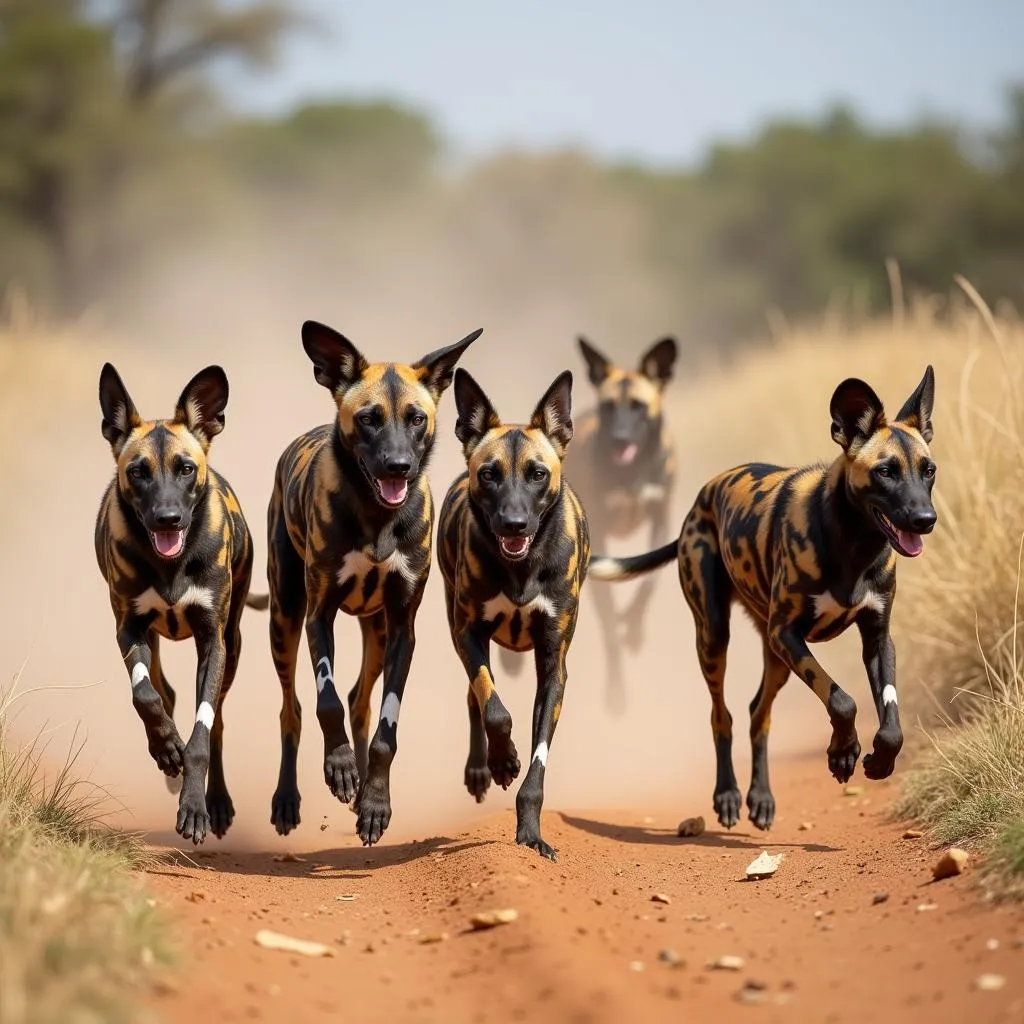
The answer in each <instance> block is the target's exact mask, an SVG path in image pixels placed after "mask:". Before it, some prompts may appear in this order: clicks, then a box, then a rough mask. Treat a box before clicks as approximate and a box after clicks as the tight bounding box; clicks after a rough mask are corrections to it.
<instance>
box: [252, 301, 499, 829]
mask: <svg viewBox="0 0 1024 1024" xmlns="http://www.w3.org/2000/svg"><path fill="white" fill-rule="evenodd" d="M481 333H483V332H482V331H480V330H477V331H474V332H473V333H472V334H470V335H468V336H467V337H465V338H463V339H462V341H460V342H457V343H456V344H454V345H449V346H448V347H447V348H442V349H438V350H437V351H435V352H431V353H430V354H429V355H427V356H424V358H423V359H421V360H420V361H419V362H417V363H414V364H412V365H411V366H406V365H404V364H401V363H369V362H368V361H367V360H366V359H365V358H364V357H363V356H362V354H361V353H360V352H359V350H358V349H357V348H356V347H355V345H353V344H352V342H350V341H349V340H348V339H347V338H345V337H343V336H342V335H341V334H339V333H338V332H337V331H334V330H332V329H331V328H330V327H326V326H325V325H323V324H320V323H316V322H315V321H312V320H307V321H306V322H305V323H304V324H303V325H302V344H303V347H304V348H305V350H306V354H307V355H308V356H309V358H310V360H311V361H312V363H313V376H314V378H315V379H316V381H317V383H319V384H321V385H322V386H323V387H325V388H326V389H327V390H328V391H329V392H330V393H331V397H332V398H333V399H334V403H335V405H336V406H337V411H336V415H335V417H334V420H333V422H331V423H329V424H326V425H324V426H320V427H314V428H313V429H312V430H310V431H308V432H307V433H305V434H303V435H302V436H301V437H298V438H297V439H296V440H295V441H293V442H292V443H291V444H290V445H288V447H287V448H286V449H285V450H284V453H283V454H282V455H281V457H280V459H279V460H278V463H277V472H276V476H275V481H274V493H273V496H272V498H271V500H270V507H269V510H268V514H267V526H268V535H269V536H268V541H269V559H268V565H267V578H268V580H269V581H270V610H271V620H270V640H271V647H272V650H273V655H274V664H275V665H276V667H277V673H278V676H279V677H280V680H281V690H282V707H281V771H280V776H279V778H278V784H277V791H276V792H275V793H274V797H273V802H272V804H271V819H270V820H271V822H272V824H273V825H274V826H275V827H276V828H277V831H278V832H279V833H281V834H282V835H286V834H287V833H288V832H290V831H291V830H292V829H293V828H295V827H296V826H297V825H298V824H299V820H300V819H299V800H300V797H299V789H298V780H297V774H296V757H297V754H298V747H299V733H300V729H301V723H302V713H301V708H300V706H299V700H298V696H297V694H296V692H295V662H296V655H297V652H298V647H299V639H300V636H301V633H302V627H303V622H305V627H306V640H307V642H308V644H309V654H310V658H311V660H312V663H313V671H314V673H315V675H316V694H317V696H316V717H317V720H318V721H319V723H320V729H321V731H322V732H323V736H324V778H325V781H326V783H327V786H328V787H329V788H330V790H331V792H332V793H333V794H334V795H335V796H336V797H338V799H339V800H341V801H342V802H343V803H346V804H348V803H351V802H352V801H353V800H354V801H355V803H354V804H353V810H354V811H355V812H356V813H357V815H358V820H357V825H356V830H357V832H358V834H359V837H360V839H362V841H363V843H364V844H365V845H372V844H373V843H375V842H377V841H378V840H379V839H380V837H381V836H382V835H383V833H384V830H385V829H386V828H387V827H388V824H389V822H390V821H391V788H390V777H391V763H392V761H393V760H394V757H395V752H396V750H397V746H398V713H399V709H400V707H401V703H402V696H403V694H404V692H405V683H406V679H407V677H408V675H409V667H410V665H411V663H412V656H413V650H414V648H415V645H416V633H415V628H414V627H415V621H416V613H417V611H418V610H419V606H420V601H421V600H422V598H423V588H424V586H425V585H426V582H427V574H428V572H429V570H430V556H431V551H430V545H431V531H432V529H433V523H434V507H433V500H432V498H431V494H430V487H429V485H428V483H427V478H426V474H425V471H426V468H427V462H428V460H429V458H430V454H431V450H432V448H433V445H434V430H435V416H436V413H437V405H438V402H439V401H440V398H441V395H442V394H443V393H444V391H445V390H446V389H447V388H448V386H449V385H450V384H451V381H452V374H453V372H454V370H455V364H456V362H457V361H458V359H459V357H460V356H461V355H462V354H463V352H465V351H466V349H467V348H468V347H469V345H470V344H471V343H472V342H473V341H475V340H476V339H477V338H478V337H479V336H480V335H481ZM339 610H341V611H343V612H346V613H347V614H349V615H355V616H357V617H358V619H359V625H360V628H361V630H362V634H363V658H362V667H361V668H360V670H359V676H358V678H357V680H356V684H355V686H353V688H352V689H351V691H350V692H349V694H348V706H349V712H350V714H351V716H352V732H353V735H354V739H355V750H354V751H353V749H352V745H351V743H350V742H349V738H348V734H347V732H346V731H345V710H344V708H343V706H342V703H341V698H340V697H339V696H338V691H337V689H336V687H335V683H334V620H335V616H336V615H337V613H338V611H339ZM382 671H383V673H384V696H383V699H382V701H381V708H380V720H379V722H378V725H377V731H376V733H375V734H374V737H373V740H372V742H371V741H370V739H369V721H370V695H371V693H372V692H373V687H374V684H375V683H376V681H377V678H378V677H379V676H380V674H381V672H382Z"/></svg>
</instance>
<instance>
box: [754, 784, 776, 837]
mask: <svg viewBox="0 0 1024 1024" xmlns="http://www.w3.org/2000/svg"><path fill="white" fill-rule="evenodd" d="M747 810H748V811H749V812H750V820H751V822H752V823H753V825H754V828H759V829H760V830H761V831H762V832H767V831H768V830H769V829H770V828H771V827H772V825H773V824H774V822H775V797H774V796H772V791H771V790H770V789H767V788H765V789H754V788H753V787H751V789H750V792H749V793H747Z"/></svg>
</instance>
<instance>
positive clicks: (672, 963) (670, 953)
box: [658, 948, 683, 967]
mask: <svg viewBox="0 0 1024 1024" xmlns="http://www.w3.org/2000/svg"><path fill="white" fill-rule="evenodd" d="M658 959H659V960H660V961H661V962H662V963H663V964H668V965H669V967H681V966H682V965H683V961H682V958H681V957H680V956H679V954H678V953H677V952H676V951H675V950H674V949H668V948H667V949H659V950H658Z"/></svg>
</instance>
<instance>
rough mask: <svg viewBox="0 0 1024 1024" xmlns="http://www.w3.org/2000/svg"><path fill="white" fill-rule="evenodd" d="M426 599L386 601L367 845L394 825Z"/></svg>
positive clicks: (367, 786)
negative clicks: (394, 778)
mask: <svg viewBox="0 0 1024 1024" xmlns="http://www.w3.org/2000/svg"><path fill="white" fill-rule="evenodd" d="M422 597H423V591H422V589H420V590H419V592H418V593H416V594H415V596H414V597H413V599H412V600H411V601H410V602H409V603H408V604H405V605H402V604H399V602H398V601H394V602H385V608H386V617H387V626H386V630H387V633H386V640H385V644H384V692H383V694H382V696H381V700H380V719H379V720H378V722H377V731H376V732H375V733H374V734H373V739H372V740H371V742H370V749H369V758H368V768H367V774H366V777H365V778H364V779H363V783H362V786H361V787H360V790H359V796H358V797H357V798H356V813H357V814H358V816H359V817H358V819H357V821H356V831H357V832H358V834H359V838H360V839H362V841H363V843H364V844H365V845H366V846H373V844H374V843H376V842H378V841H379V840H380V837H381V836H382V835H383V834H384V832H385V830H386V829H387V827H388V825H389V824H390V823H391V764H392V762H393V761H394V759H395V754H396V753H397V752H398V715H399V712H400V711H401V708H402V698H403V697H404V696H405V684H406V682H407V681H408V679H409V669H410V668H411V667H412V656H413V653H414V651H415V650H416V612H417V610H418V609H419V605H420V601H421V599H422Z"/></svg>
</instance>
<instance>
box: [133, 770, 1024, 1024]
mask: <svg viewBox="0 0 1024 1024" xmlns="http://www.w3.org/2000/svg"><path fill="white" fill-rule="evenodd" d="M775 775H776V796H777V798H778V799H779V801H780V808H781V809H780V815H779V819H778V821H777V824H776V827H775V829H774V830H773V832H772V833H771V835H770V837H768V838H769V840H770V841H769V842H768V843H764V842H763V840H764V838H765V837H763V836H761V835H758V834H754V830H753V829H752V828H751V827H750V826H749V825H741V826H740V827H739V828H738V829H737V830H735V831H734V832H732V833H729V834H726V833H725V832H724V831H721V830H719V829H718V828H717V825H716V823H714V822H713V821H712V822H710V826H713V827H710V828H709V831H708V832H707V833H706V834H705V835H704V836H702V837H700V838H699V839H679V838H677V837H676V835H675V826H676V824H677V819H678V818H679V817H680V816H681V815H683V814H686V815H690V814H699V813H700V814H705V815H707V813H708V810H709V804H710V800H709V799H707V796H708V794H703V795H701V794H698V793H697V792H696V790H695V791H694V792H693V793H691V794H690V796H689V798H688V799H685V800H682V799H681V800H679V801H676V802H675V804H674V805H673V809H670V808H669V807H667V806H666V805H665V804H664V803H655V802H652V801H650V800H648V799H646V798H645V797H644V796H643V794H638V797H637V801H636V803H635V804H634V805H633V806H632V807H631V809H630V810H628V811H609V810H602V811H597V810H590V809H584V810H555V809H552V810H550V811H548V812H547V813H546V815H545V819H544V825H545V827H546V835H547V837H548V838H549V840H551V841H553V842H554V844H555V845H556V846H557V847H558V849H559V860H558V862H557V863H556V864H551V863H549V862H547V861H544V860H542V859H541V858H540V857H538V856H537V855H536V854H534V853H532V852H531V851H528V850H525V849H522V848H519V847H517V846H516V845H515V844H514V842H513V841H512V837H513V834H514V813H513V812H510V811H508V810H506V811H504V812H500V813H497V814H493V815H491V816H490V817H487V818H485V819H483V820H481V821H479V822H478V823H477V824H476V825H475V826H474V827H473V828H472V829H469V830H463V829H459V828H444V827H435V828H434V829H432V830H430V831H428V832H426V833H423V834H422V835H421V837H420V838H419V839H415V838H413V839H409V840H407V841H403V839H402V838H401V837H400V836H399V835H397V834H396V835H394V836H392V835H391V834H389V836H388V839H387V841H386V842H385V844H384V845H382V846H380V847H377V848H373V849H372V850H365V849H363V848H362V847H361V846H360V845H359V842H358V840H357V839H356V838H355V837H354V836H353V835H351V822H350V821H348V820H346V818H349V817H350V815H348V814H347V812H345V811H344V810H343V809H340V808H339V811H338V812H337V813H335V814H333V815H331V818H330V821H329V823H327V827H326V831H325V832H324V833H323V835H319V834H318V833H317V832H316V831H315V830H314V829H313V828H310V829H308V830H307V831H306V835H305V840H306V841H305V843H296V844H294V845H293V850H294V851H295V853H294V855H295V856H297V857H299V858H301V859H300V860H297V861H291V862H284V863H283V862H281V861H280V859H279V857H280V854H278V855H277V856H276V857H275V855H272V854H271V853H269V852H258V853H257V852H253V853H243V852H235V853H222V852H216V851H214V850H212V849H211V850H209V851H207V850H203V851H202V852H201V854H200V856H199V857H198V858H196V859H195V861H194V863H195V865H196V866H194V867H193V866H189V865H188V864H187V863H186V862H185V861H183V860H180V859H179V862H178V864H177V865H176V866H174V867H168V868H166V869H162V870H158V871H155V872H153V873H152V874H151V875H150V877H149V882H150V884H151V886H152V887H153V888H154V889H155V891H156V893H157V894H158V900H159V903H160V904H161V905H163V906H164V907H165V908H167V909H168V911H169V912H170V913H171V914H172V915H173V917H174V918H175V919H176V920H177V921H178V922H179V923H180V926H181V935H182V937H183V939H184V942H185V946H186V948H185V950H184V951H183V953H184V961H183V966H184V970H183V971H182V972H181V974H180V976H178V977H176V978H172V979H171V980H170V982H169V984H168V985H167V986H166V987H163V986H161V987H160V989H159V991H158V994H157V995H156V996H155V997H154V999H153V1000H152V1004H153V1007H154V1009H155V1010H157V1012H158V1013H160V1014H161V1015H162V1016H164V1017H165V1019H168V1020H170V1019H173V1018H174V1017H175V1016H177V1014H178V1013H179V1012H180V1010H181V1007H182V1006H183V1005H188V1006H190V1007H191V1008H192V1009H193V1010H194V1011H196V1012H199V1008H200V1007H202V1017H203V1019H209V1020H224V1021H249V1020H258V1021H268V1022H269V1021H289V1020H301V1021H304V1022H306V1021H309V1022H313V1021H321V1020H323V1021H327V1020H336V1019H337V1018H338V1015H339V1014H342V1013H344V1014H348V1013H356V1014H359V1013H374V1014H375V1016H376V1019H380V1020H388V1021H416V1022H428V1021H481V1022H482V1021H487V1022H501V1021H521V1020H530V1021H549V1020H550V1021H579V1022H583V1021H593V1022H598V1021H618V1020H623V1019H627V1018H628V1017H629V1016H632V1017H633V1018H634V1019H639V1020H645V1021H648V1020H650V1021H655V1020H678V1019H682V1017H683V1015H685V1014H688V1013H690V1012H694V1011H699V1012H701V1013H704V1014H707V1013H712V1014H714V1015H715V1019H717V1020H721V1021H731V1020H734V1019H735V1020H741V1019H747V1018H748V1017H749V1016H750V1015H751V1014H753V1015H755V1016H757V1018H758V1019H762V1020H771V1021H775V1020H778V1021H796V1020H801V1021H803V1020H806V1021H828V1022H836V1024H838V1022H841V1021H861V1020H864V1019H869V1020H870V1019H875V1020H900V1021H931V1022H940V1021H950V1022H953V1021H965V1020H969V1019H971V1018H975V1019H979V1020H985V1021H993V1022H994V1021H1019V1020H1021V1019H1022V1016H1024V971H1022V970H1021V965H1022V962H1024V948H1022V947H1024V918H1022V916H1021V914H1020V912H1019V911H1016V910H1010V909H994V908H991V907H986V906H984V905H983V903H982V902H981V901H980V900H979V898H978V895H979V894H978V892H977V891H976V890H975V889H973V888H972V880H971V877H970V874H969V872H968V873H967V874H965V875H964V876H961V877H959V878H956V879H952V880H946V881H941V882H933V881H932V880H931V872H930V867H931V864H932V863H933V862H934V860H935V859H936V855H935V853H934V852H933V851H930V850H929V849H928V848H927V847H926V846H925V845H924V842H923V840H920V839H904V838H902V833H903V829H902V828H900V827H899V826H896V825H893V824H890V823H888V822H887V821H886V820H885V816H884V807H885V804H886V803H887V799H888V797H889V796H891V794H892V785H891V783H883V784H880V785H872V786H869V787H864V790H863V793H862V794H860V795H856V796H847V795H845V794H844V790H843V789H842V787H840V786H839V785H838V784H837V783H835V782H834V781H833V780H832V779H831V778H830V777H829V776H828V774H827V771H826V769H825V764H824V758H823V756H821V755H818V754H815V755H814V756H811V757H804V758H792V759H787V760H785V761H780V763H779V764H778V766H777V769H776V773H775ZM855 783H857V784H862V783H863V779H861V778H857V779H856V780H855ZM467 799H468V797H467ZM342 815H345V817H342ZM805 826H809V827H805ZM289 845H292V844H289ZM762 849H767V850H769V851H771V852H773V853H783V854H785V858H784V860H783V861H782V864H781V866H780V867H779V869H778V871H777V873H776V874H775V876H774V877H772V878H770V879H764V880H758V881H747V880H746V879H745V878H744V871H745V868H746V866H747V864H749V863H750V861H751V860H753V859H754V857H755V856H757V854H758V853H759V852H760V851H761V850H762ZM656 896H657V897H659V898H658V899H655V897H656ZM661 897H664V900H662V899H661ZM922 907H930V908H931V909H927V910H922V909H921V908H922ZM495 908H514V909H515V910H517V911H518V918H517V919H516V920H515V921H513V922H512V923H510V924H507V925H503V926H500V927H498V928H495V929H494V930H491V931H474V930H472V929H471V928H470V925H469V922H470V918H471V917H472V915H473V914H475V913H477V912H479V911H484V910H491V909H495ZM260 929H271V930H273V931H278V932H282V933H285V934H287V935H290V936H293V937H297V938H302V939H310V940H314V941H318V942H321V943H324V944H326V945H328V946H329V947H330V948H331V950H332V954H333V955H332V956H331V957H329V958H323V959H310V958H307V957H302V956H296V955H294V954H291V953H286V952H278V951H270V950H265V949H262V948H259V947H258V946H257V945H256V944H255V935H256V933H257V931H259V930H260ZM723 956H734V957H741V958H742V960H743V966H742V967H741V968H740V969H739V970H735V971H734V970H724V969H712V968H711V967H709V964H711V963H713V962H715V961H717V960H718V959H719V958H720V957H723ZM666 958H667V959H666ZM669 961H678V962H669ZM983 974H999V975H1002V976H1003V977H1004V978H1005V979H1006V984H1005V987H1004V988H1002V989H1001V990H999V991H985V990H981V989H978V988H977V987H976V981H977V979H978V978H979V977H980V976H981V975H983ZM183 1001H184V1004H183Z"/></svg>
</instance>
